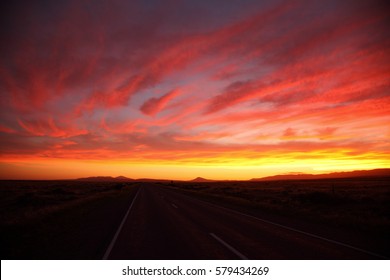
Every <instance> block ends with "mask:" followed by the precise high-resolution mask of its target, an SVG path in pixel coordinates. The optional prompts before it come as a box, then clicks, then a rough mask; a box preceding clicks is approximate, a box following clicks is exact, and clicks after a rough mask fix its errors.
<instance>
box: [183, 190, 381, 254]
mask: <svg viewBox="0 0 390 280" xmlns="http://www.w3.org/2000/svg"><path fill="white" fill-rule="evenodd" d="M183 195H184V196H187V197H188V198H189V199H192V200H196V201H200V202H203V203H206V204H209V205H211V206H214V207H216V208H220V209H224V210H227V211H230V212H233V213H236V214H239V215H242V216H246V217H249V218H253V219H256V220H259V221H262V222H264V223H267V224H271V225H274V226H277V227H281V228H284V229H288V230H290V231H294V232H298V233H301V234H303V235H307V236H311V237H314V238H317V239H321V240H323V241H327V242H329V243H333V244H337V245H339V246H344V247H347V248H350V249H353V250H356V251H359V252H362V253H365V254H368V255H371V256H374V257H377V258H381V259H385V260H387V259H388V257H385V256H382V255H380V254H377V253H374V252H370V251H367V250H364V249H361V248H358V247H355V246H352V245H349V244H345V243H342V242H339V241H336V240H333V239H328V238H326V237H322V236H319V235H316V234H312V233H309V232H305V231H302V230H299V229H295V228H292V227H289V226H285V225H282V224H278V223H275V222H271V221H269V220H264V219H261V218H258V217H255V216H252V215H248V214H245V213H241V212H239V211H236V210H233V209H229V208H226V207H223V206H219V205H216V204H213V203H210V202H207V201H203V200H200V199H197V198H193V197H190V196H188V195H185V194H183Z"/></svg>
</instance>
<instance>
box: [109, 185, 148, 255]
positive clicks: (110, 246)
mask: <svg viewBox="0 0 390 280" xmlns="http://www.w3.org/2000/svg"><path fill="white" fill-rule="evenodd" d="M140 189H141V188H139V189H138V191H137V193H136V195H135V197H134V198H133V201H132V202H131V204H130V206H129V209H128V210H127V212H126V215H125V216H124V217H123V220H122V222H121V224H120V225H119V228H118V229H117V231H116V233H115V235H114V237H113V239H112V240H111V243H110V245H109V246H108V248H107V250H106V253H105V254H104V256H103V260H107V259H108V256H109V255H110V253H111V250H112V248H113V247H114V245H115V242H116V240H117V239H118V236H119V233H120V232H121V230H122V227H123V225H124V224H125V221H126V219H127V216H129V213H130V210H131V208H132V207H133V204H134V201H135V200H136V199H137V196H138V194H139V191H140Z"/></svg>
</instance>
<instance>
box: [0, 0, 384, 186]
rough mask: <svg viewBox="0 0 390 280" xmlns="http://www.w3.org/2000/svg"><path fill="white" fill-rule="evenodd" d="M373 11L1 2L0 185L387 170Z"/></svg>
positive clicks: (365, 4)
mask: <svg viewBox="0 0 390 280" xmlns="http://www.w3.org/2000/svg"><path fill="white" fill-rule="evenodd" d="M385 2H386V1H375V0H367V1H357V0H351V1H340V0H334V1H274V0H272V1H271V0H268V1H267V0H264V1H254V0H253V1H249V0H246V1H243V0H235V1H222V0H221V1H210V0H208V1H200V0H197V1H195V0H193V1H179V0H172V1H169V0H168V1H158V0H155V1H152V0H148V1H58V0H56V1H9V3H8V4H1V5H2V7H1V19H0V21H1V24H0V32H1V33H0V40H1V44H0V55H1V62H0V63H1V65H0V106H1V108H0V179H66V178H78V177H87V176H119V175H123V176H127V177H131V178H145V177H148V178H161V179H192V178H195V177H197V176H202V177H206V178H210V179H250V178H253V177H262V176H267V175H274V174H283V173H288V172H305V173H327V172H333V171H344V170H356V169H359V170H361V169H374V168H388V167H390V144H389V141H390V48H389V46H390V33H389V30H390V28H389V26H390V25H389V22H390V16H389V12H388V11H389V9H388V7H387V6H386V3H385Z"/></svg>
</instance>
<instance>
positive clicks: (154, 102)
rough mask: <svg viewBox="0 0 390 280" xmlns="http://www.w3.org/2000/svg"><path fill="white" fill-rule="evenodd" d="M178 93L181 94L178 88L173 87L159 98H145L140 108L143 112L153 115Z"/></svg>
mask: <svg viewBox="0 0 390 280" xmlns="http://www.w3.org/2000/svg"><path fill="white" fill-rule="evenodd" d="M180 94H181V92H180V90H178V89H175V90H172V91H170V92H168V93H166V94H164V95H163V96H161V97H160V98H154V97H153V98H151V99H149V100H147V101H146V102H145V103H144V104H143V105H142V106H141V108H140V109H141V111H142V112H143V113H144V114H146V115H150V116H154V115H156V114H157V113H158V112H160V111H161V110H162V109H163V108H164V107H165V106H166V105H167V104H168V102H169V101H170V100H172V99H173V98H175V97H177V96H178V95H180Z"/></svg>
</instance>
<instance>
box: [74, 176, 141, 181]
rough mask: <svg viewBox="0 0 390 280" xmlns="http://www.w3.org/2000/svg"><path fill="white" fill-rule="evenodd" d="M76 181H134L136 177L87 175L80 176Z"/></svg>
mask: <svg viewBox="0 0 390 280" xmlns="http://www.w3.org/2000/svg"><path fill="white" fill-rule="evenodd" d="M76 181H85V182H129V181H134V179H131V178H127V177H124V176H118V177H111V176H95V177H86V178H78V179H76Z"/></svg>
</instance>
